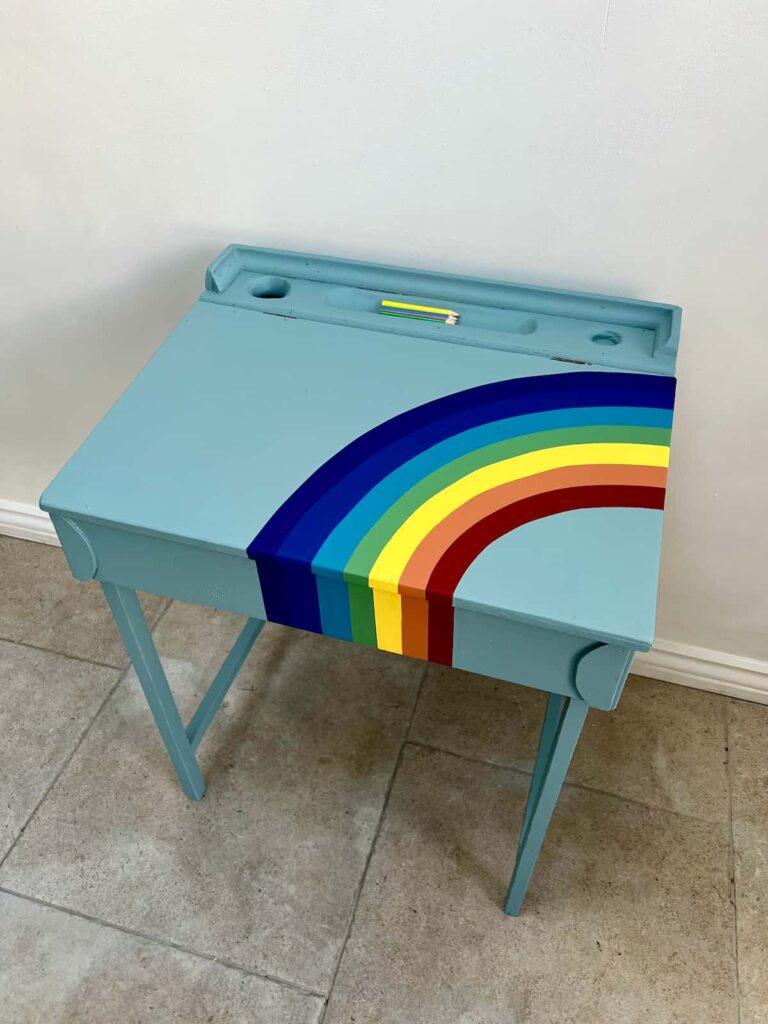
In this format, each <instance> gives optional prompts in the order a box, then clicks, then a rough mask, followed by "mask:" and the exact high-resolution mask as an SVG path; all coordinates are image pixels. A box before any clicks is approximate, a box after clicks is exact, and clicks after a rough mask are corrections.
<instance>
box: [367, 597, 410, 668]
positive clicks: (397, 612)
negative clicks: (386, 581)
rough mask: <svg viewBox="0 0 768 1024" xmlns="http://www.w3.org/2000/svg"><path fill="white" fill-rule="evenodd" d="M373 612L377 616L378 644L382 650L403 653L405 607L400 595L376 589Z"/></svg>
mask: <svg viewBox="0 0 768 1024" xmlns="http://www.w3.org/2000/svg"><path fill="white" fill-rule="evenodd" d="M373 614H374V616H375V618H376V646H377V647H378V648H379V650H380V651H392V653H393V654H402V653H403V609H402V607H401V604H400V595H399V594H391V593H390V592H389V591H386V590H374V592H373Z"/></svg>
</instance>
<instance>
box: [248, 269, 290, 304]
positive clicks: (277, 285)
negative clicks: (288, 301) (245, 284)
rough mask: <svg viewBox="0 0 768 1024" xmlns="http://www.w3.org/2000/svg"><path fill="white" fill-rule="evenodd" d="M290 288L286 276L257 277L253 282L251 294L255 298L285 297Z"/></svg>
mask: <svg viewBox="0 0 768 1024" xmlns="http://www.w3.org/2000/svg"><path fill="white" fill-rule="evenodd" d="M290 290H291V286H290V284H289V283H288V282H287V281H286V279H285V278H284V277H272V276H271V275H268V276H266V277H257V278H256V280H255V281H253V282H252V284H251V295H253V297H254V298H255V299H284V298H285V296H286V295H287V294H288V292H289V291H290Z"/></svg>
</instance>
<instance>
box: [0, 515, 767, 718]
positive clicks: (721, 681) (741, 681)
mask: <svg viewBox="0 0 768 1024" xmlns="http://www.w3.org/2000/svg"><path fill="white" fill-rule="evenodd" d="M0 534H6V535H7V536H9V537H21V538H22V539H23V540H35V541H42V543H44V544H56V545H58V543H59V539H58V537H57V536H56V532H55V530H54V529H53V523H51V520H50V517H49V516H48V514H47V513H46V512H42V511H41V510H40V509H39V508H37V507H36V506H35V505H23V504H21V503H20V502H17V501H3V500H0ZM632 671H633V672H634V673H635V675H640V676H647V677H649V678H650V679H661V680H663V681H664V682H668V683H680V684H681V685H682V686H691V687H693V688H694V689H697V690H709V691H710V692H712V693H724V694H726V695H727V696H729V697H740V698H741V699H742V700H751V701H756V702H758V703H760V704H768V661H760V660H758V659H757V658H743V657H741V656H740V655H738V654H729V653H728V652H727V651H712V650H710V649H709V648H707V647H696V646H694V645H693V644H680V643H677V642H676V641H674V640H663V639H658V640H657V641H656V643H655V644H654V645H653V649H652V650H650V651H648V652H647V653H644V654H637V655H635V660H634V662H633V665H632Z"/></svg>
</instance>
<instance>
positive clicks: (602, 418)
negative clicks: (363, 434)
mask: <svg viewBox="0 0 768 1024" xmlns="http://www.w3.org/2000/svg"><path fill="white" fill-rule="evenodd" d="M601 425H606V426H622V427H624V426H627V427H630V426H631V427H667V428H669V427H671V426H672V410H671V409H655V408H636V407H633V406H596V407H594V408H586V409H552V410H549V411H547V412H537V413H530V414H529V415H526V416H512V417H509V418H508V419H503V420H494V421H493V422H491V423H484V424H482V425H481V426H479V427H473V428H472V429H471V430H465V431H463V432H462V433H460V434H455V435H454V436H453V437H449V438H447V439H446V440H445V441H441V442H440V443H439V444H436V445H433V446H432V447H431V448H427V449H426V451H423V452H420V453H419V454H418V455H415V456H414V457H413V458H412V459H410V460H409V461H408V462H405V463H403V465H402V466H399V467H398V468H397V469H396V470H395V471H394V472H393V473H390V474H389V476H387V477H385V478H384V479H383V480H382V481H381V482H380V483H378V484H377V485H376V486H375V487H374V488H372V489H371V490H370V491H369V492H368V494H366V496H365V497H364V498H363V499H362V501H359V502H358V503H357V505H355V507H354V508H353V509H352V510H351V511H350V512H349V513H348V514H347V515H346V516H345V517H344V519H342V520H341V522H340V523H339V524H338V526H336V527H335V528H334V530H333V531H332V532H331V533H330V534H329V535H328V537H327V538H326V540H325V542H324V543H323V546H322V547H321V548H320V550H319V551H318V553H317V555H316V556H315V557H314V559H313V560H312V570H313V572H321V573H328V574H331V575H337V574H341V573H342V572H343V570H344V566H345V565H346V564H347V562H348V561H349V559H350V557H351V555H352V552H353V551H354V550H355V548H356V547H357V545H358V544H359V543H360V541H361V540H362V538H363V537H364V536H365V535H366V533H367V532H368V531H369V530H370V529H371V527H372V526H374V524H375V523H377V522H378V520H379V519H380V518H381V516H382V515H384V513H385V512H386V511H387V509H389V508H390V507H391V506H392V505H393V504H394V503H395V502H396V501H398V500H399V499H400V498H401V497H402V495H403V494H405V492H406V491H408V490H409V489H410V488H411V487H413V486H414V484H417V483H418V482H419V481H420V480H422V479H423V478H424V477H425V476H427V475H428V474H429V473H432V472H433V471H434V470H436V469H439V468H440V467H441V466H444V465H445V464H446V463H448V462H451V461H453V460H454V459H457V458H459V457H460V456H462V455H466V454H467V452H472V451H475V450H476V449H477V448H482V447H483V446H484V445H488V444H493V443H494V442H495V441H501V440H504V439H506V438H511V437H521V436H522V435H524V434H532V433H536V432H538V431H541V430H557V429H558V428H563V427H582V426H601Z"/></svg>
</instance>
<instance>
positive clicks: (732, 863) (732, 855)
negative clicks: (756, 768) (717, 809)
mask: <svg viewBox="0 0 768 1024" xmlns="http://www.w3.org/2000/svg"><path fill="white" fill-rule="evenodd" d="M732 707H733V705H732V704H731V702H730V701H728V702H727V703H726V705H725V773H726V780H727V784H728V833H729V839H730V842H729V846H728V853H729V857H728V868H729V871H728V873H729V875H730V888H731V904H732V905H733V955H734V961H735V967H736V1024H741V979H740V978H739V908H738V906H737V904H736V846H735V844H734V841H733V787H732V786H731V767H732V766H731V711H732Z"/></svg>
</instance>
